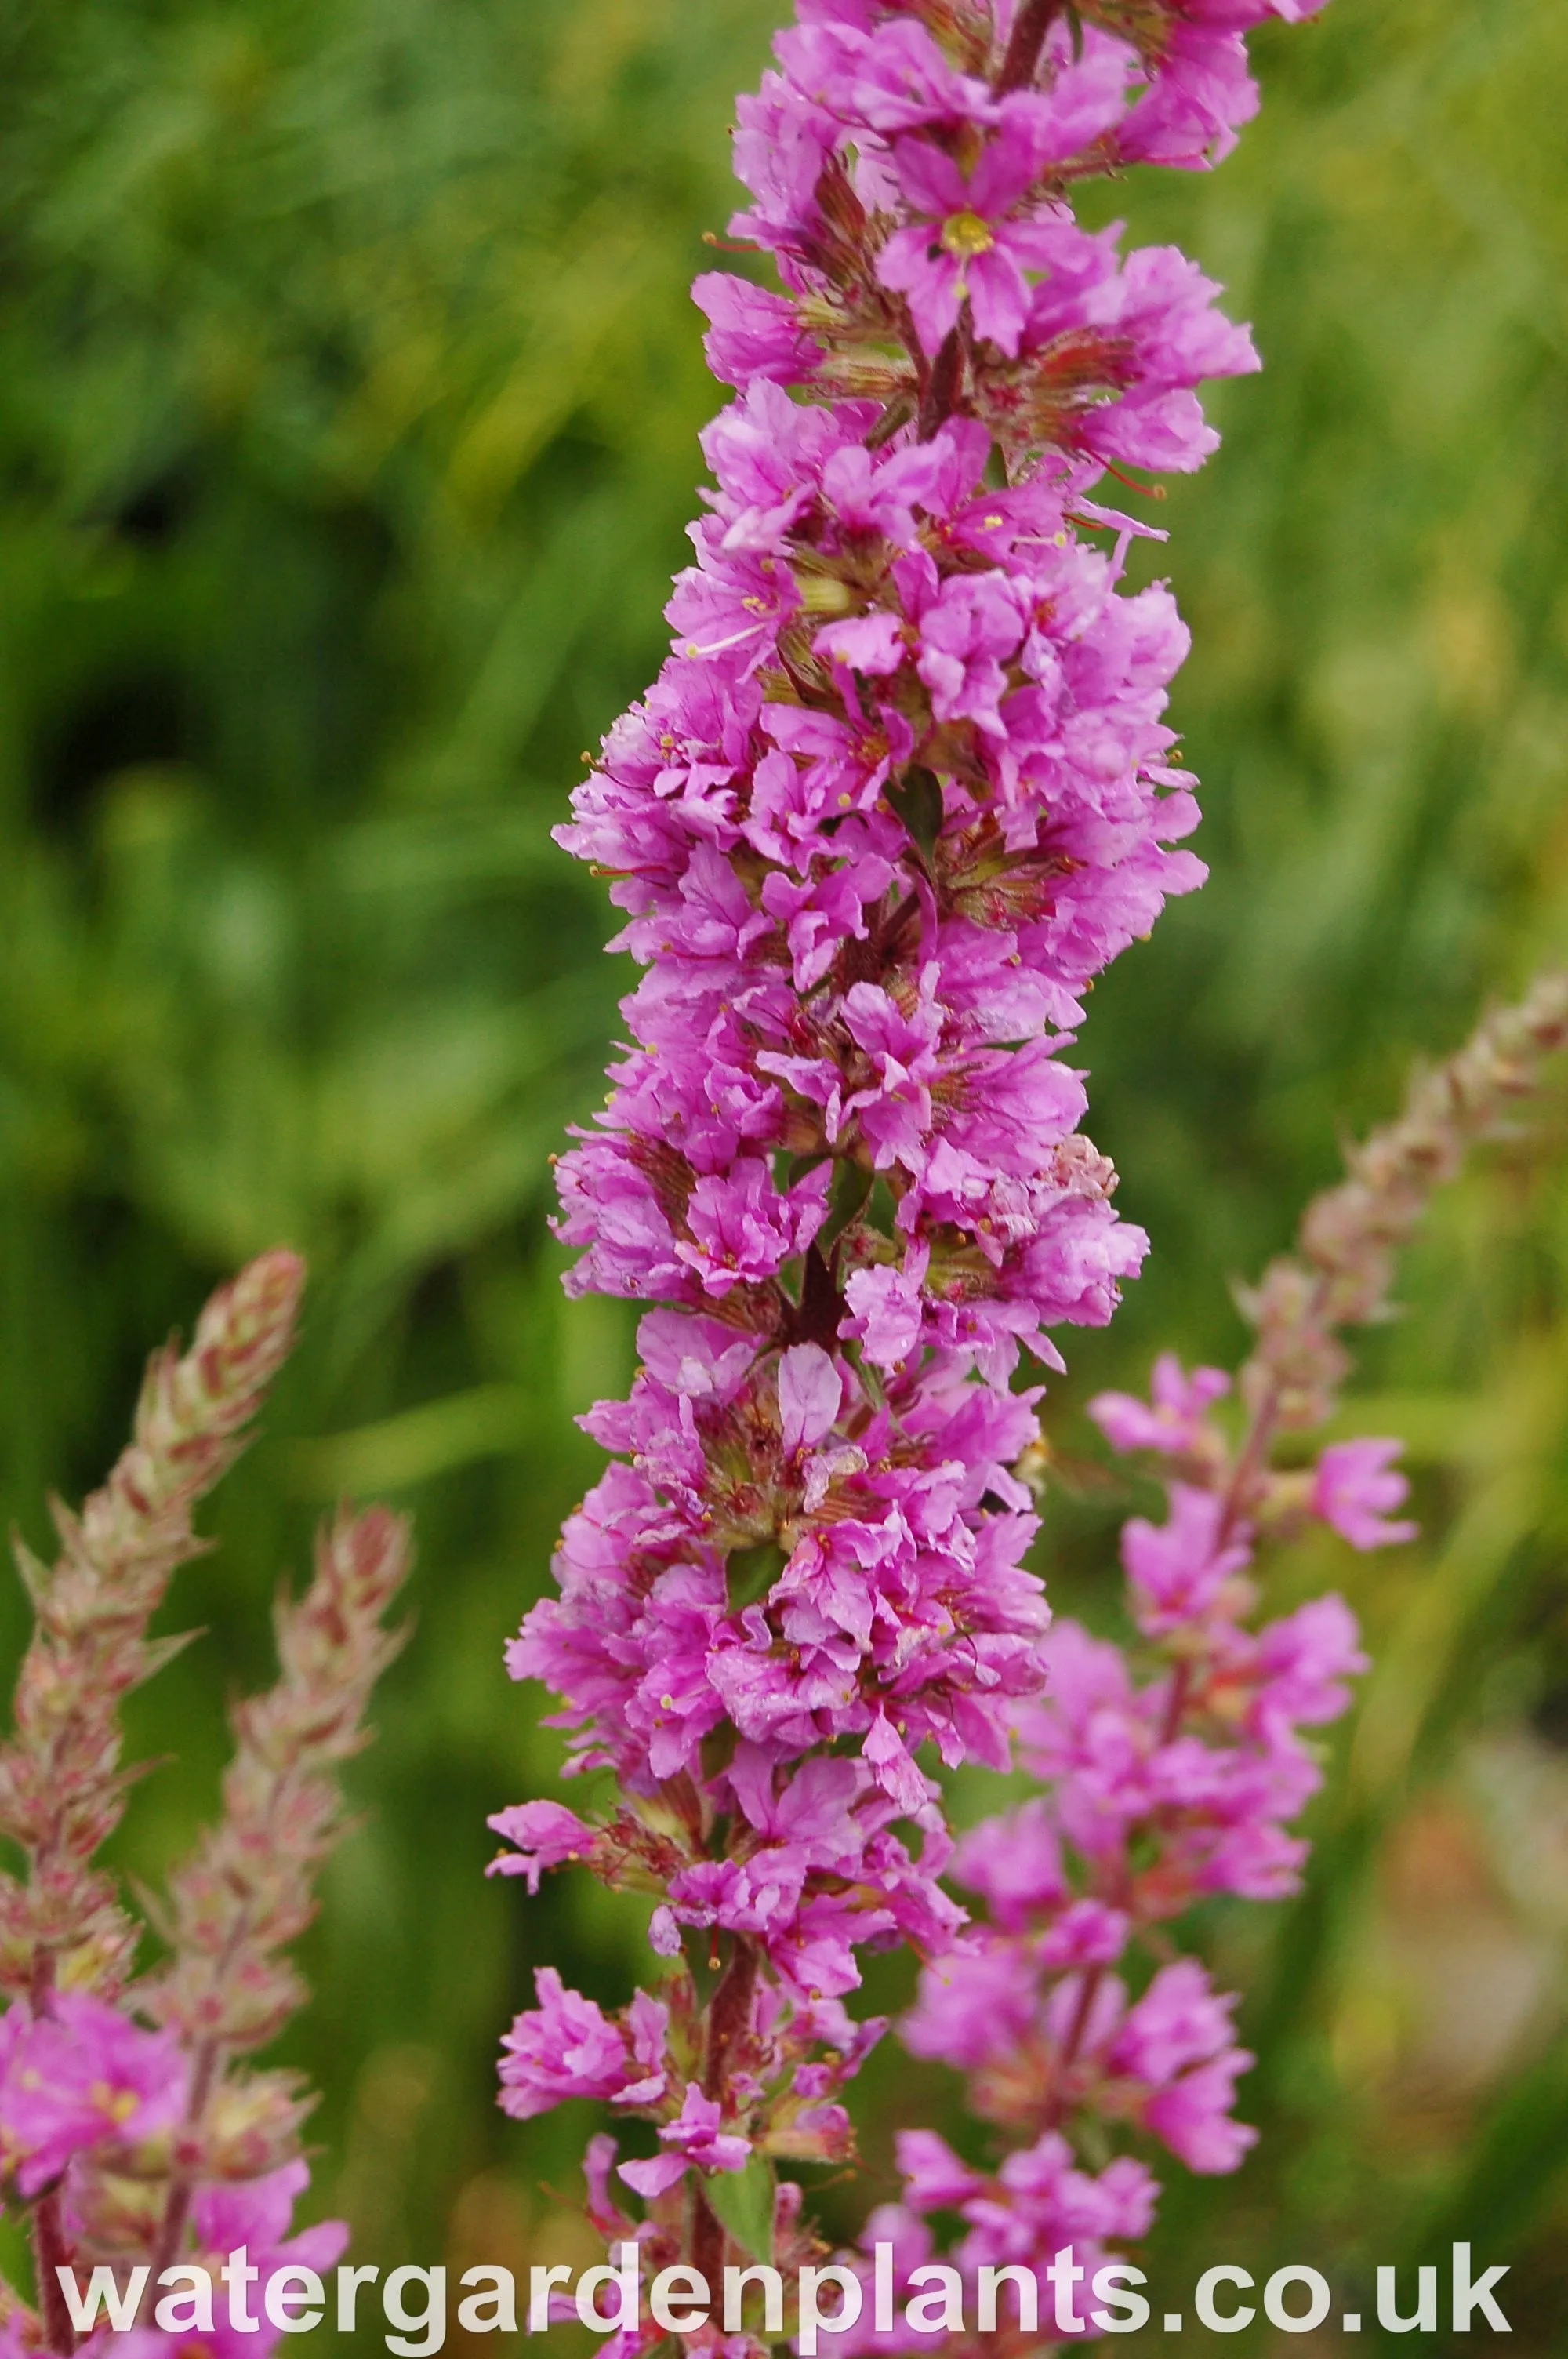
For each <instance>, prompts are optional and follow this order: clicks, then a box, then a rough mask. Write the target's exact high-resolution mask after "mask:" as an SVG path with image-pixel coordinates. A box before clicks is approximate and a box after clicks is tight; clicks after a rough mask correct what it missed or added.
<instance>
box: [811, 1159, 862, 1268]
mask: <svg viewBox="0 0 1568 2359" xmlns="http://www.w3.org/2000/svg"><path fill="white" fill-rule="evenodd" d="M875 1177H876V1174H875V1173H874V1172H873V1171H870V1170H868V1169H867V1168H866V1166H865V1165H864V1164H863V1163H851V1162H849V1161H847V1160H846V1161H844V1162H842V1163H840V1164H839V1166H838V1169H837V1171H835V1173H834V1174H833V1191H832V1193H831V1195H830V1196H829V1197H828V1199H827V1219H826V1221H824V1223H822V1226H821V1228H820V1229H819V1230H818V1231H817V1235H816V1246H817V1251H818V1252H819V1253H822V1254H824V1255H826V1254H829V1253H831V1252H832V1250H833V1247H834V1245H836V1244H837V1243H838V1239H839V1237H840V1236H842V1234H843V1233H844V1231H845V1230H846V1229H847V1228H848V1227H849V1223H850V1222H851V1221H852V1220H853V1219H854V1217H855V1215H856V1213H857V1212H859V1211H860V1207H861V1205H862V1204H863V1203H864V1202H865V1201H866V1199H867V1197H868V1196H869V1195H870V1194H871V1182H872V1180H874V1179H875Z"/></svg>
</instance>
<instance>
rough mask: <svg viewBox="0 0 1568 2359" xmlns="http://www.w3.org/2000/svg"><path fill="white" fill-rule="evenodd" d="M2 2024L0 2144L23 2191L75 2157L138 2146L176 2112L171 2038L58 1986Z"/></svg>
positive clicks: (178, 2097) (181, 2106)
mask: <svg viewBox="0 0 1568 2359" xmlns="http://www.w3.org/2000/svg"><path fill="white" fill-rule="evenodd" d="M188 2077H189V2068H188V2066H187V2064H186V2061H185V2058H184V2056H183V2055H182V2053H181V2051H180V2049H179V2046H178V2042H177V2041H176V2040H175V2039H173V2038H171V2037H170V2036H169V2035H168V2033H166V2032H159V2031H145V2030H143V2029H142V2028H141V2027H140V2026H139V2025H137V2024H135V2023H131V2022H129V2021H128V2020H127V2019H126V2017H124V2016H123V2015H122V2014H120V2013H119V2011H118V2010H117V2009H116V2008H114V2007H112V2006H106V2005H105V2004H104V2002H103V2000H102V1999H96V1998H92V1997H90V1996H88V1995H87V1994H86V1993H85V1992H66V1993H64V1994H62V1995H59V1996H58V1997H56V1998H54V1999H53V2000H51V2002H50V2005H49V2013H48V2014H47V2015H40V2016H35V2017H29V2016H28V2015H27V2011H26V2010H25V2008H23V2007H22V2006H19V2005H18V2006H13V2007H12V2009H11V2011H10V2013H9V2015H8V2016H7V2017H5V2060H4V2068H3V2071H0V2148H3V2151H4V2155H5V2160H6V2162H7V2164H8V2165H9V2167H10V2168H11V2169H13V2170H15V2172H16V2184H17V2186H18V2187H19V2189H20V2190H21V2192H22V2193H23V2195H24V2196H29V2197H30V2196H33V2195H36V2194H37V2193H38V2191H39V2190H40V2189H42V2188H44V2187H47V2186H48V2185H49V2183H50V2181H51V2180H57V2179H59V2176H60V2174H61V2173H62V2172H63V2171H64V2169H65V2168H66V2166H67V2164H68V2163H69V2162H70V2159H71V2158H72V2156H73V2155H76V2154H79V2153H82V2152H84V2151H86V2150H88V2149H90V2148H92V2147H98V2146H103V2145H106V2144H113V2145H115V2146H126V2147H129V2146H135V2145H138V2144H139V2143H140V2142H141V2141H142V2140H144V2139H146V2138H149V2137H153V2136H157V2133H158V2132H159V2131H160V2130H165V2129H168V2128H169V2127H170V2126H171V2125H173V2124H174V2123H175V2122H177V2121H178V2120H179V2119H180V2117H181V2115H182V2114H183V2113H184V2110H185V2098H186V2087H187V2082H188Z"/></svg>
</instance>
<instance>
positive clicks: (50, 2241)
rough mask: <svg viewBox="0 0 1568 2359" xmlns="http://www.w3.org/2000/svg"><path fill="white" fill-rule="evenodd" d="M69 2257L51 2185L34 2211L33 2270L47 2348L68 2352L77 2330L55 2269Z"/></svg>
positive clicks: (73, 2343) (61, 2265)
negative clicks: (36, 2279) (72, 2321)
mask: <svg viewBox="0 0 1568 2359" xmlns="http://www.w3.org/2000/svg"><path fill="white" fill-rule="evenodd" d="M33 2261H34V2273H35V2275H36V2276H37V2277H38V2307H39V2309H40V2310H42V2312H43V2320H44V2332H45V2333H46V2334H47V2335H48V2337H49V2349H50V2350H51V2351H53V2352H57V2353H60V2354H69V2353H70V2352H72V2351H74V2350H75V2348H76V2329H75V2328H74V2327H73V2326H72V2324H71V2322H70V2310H67V2308H66V2306H65V2295H64V2293H63V2292H62V2291H61V2289H60V2282H59V2277H57V2276H56V2274H55V2272H56V2270H57V2269H59V2268H64V2267H66V2266H67V2265H68V2264H69V2262H70V2245H68V2244H67V2243H66V2240H65V2225H64V2223H63V2221H62V2220H61V2218H60V2205H59V2188H58V2187H54V2188H51V2189H50V2190H49V2193H48V2194H47V2195H45V2196H42V2197H40V2199H39V2201H38V2209H37V2210H36V2211H35V2212H34V2213H33Z"/></svg>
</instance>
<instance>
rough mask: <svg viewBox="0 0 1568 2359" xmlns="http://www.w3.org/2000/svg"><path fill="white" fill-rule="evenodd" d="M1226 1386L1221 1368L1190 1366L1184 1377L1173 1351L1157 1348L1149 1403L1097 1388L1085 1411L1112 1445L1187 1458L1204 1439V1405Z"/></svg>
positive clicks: (1208, 1405) (1220, 1394) (1209, 1405)
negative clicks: (1100, 1390) (1087, 1410)
mask: <svg viewBox="0 0 1568 2359" xmlns="http://www.w3.org/2000/svg"><path fill="white" fill-rule="evenodd" d="M1229 1390H1230V1378H1229V1377H1228V1376H1227V1375H1226V1374H1225V1373H1224V1371H1223V1369H1220V1368H1195V1369H1194V1370H1193V1373H1192V1375H1190V1376H1189V1375H1186V1374H1185V1372H1184V1369H1183V1366H1182V1364H1181V1362H1180V1360H1178V1359H1177V1357H1176V1355H1175V1353H1174V1352H1162V1353H1161V1354H1160V1356H1159V1358H1158V1359H1157V1360H1156V1361H1155V1363H1154V1371H1153V1376H1152V1381H1151V1384H1150V1392H1151V1395H1152V1401H1153V1406H1152V1408H1151V1407H1150V1406H1149V1405H1148V1403H1146V1402H1144V1401H1141V1400H1140V1399H1139V1398H1138V1397H1137V1396H1136V1395H1135V1394H1133V1393H1097V1394H1096V1395H1095V1397H1094V1398H1093V1400H1092V1401H1090V1403H1089V1415H1090V1416H1091V1417H1092V1418H1093V1419H1094V1421H1095V1423H1096V1424H1097V1425H1098V1428H1099V1430H1100V1431H1101V1432H1102V1433H1103V1434H1104V1435H1105V1438H1106V1440H1108V1442H1109V1443H1110V1444H1111V1447H1112V1448H1113V1449H1115V1450H1157V1451H1160V1453H1161V1455H1162V1457H1166V1458H1190V1457H1192V1456H1194V1455H1195V1453H1196V1452H1197V1451H1200V1450H1201V1449H1202V1447H1203V1444H1204V1441H1205V1440H1206V1439H1207V1426H1206V1419H1207V1416H1208V1412H1209V1409H1210V1408H1212V1407H1213V1405H1214V1403H1215V1402H1216V1401H1217V1400H1223V1399H1224V1397H1225V1396H1226V1394H1227V1392H1228V1391H1229Z"/></svg>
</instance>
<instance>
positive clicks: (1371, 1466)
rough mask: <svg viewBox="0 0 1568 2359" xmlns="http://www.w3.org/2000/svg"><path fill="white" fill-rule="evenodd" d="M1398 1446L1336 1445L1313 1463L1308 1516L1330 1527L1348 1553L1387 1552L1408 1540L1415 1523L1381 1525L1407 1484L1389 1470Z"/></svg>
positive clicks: (1376, 1443)
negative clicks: (1346, 1544) (1352, 1550)
mask: <svg viewBox="0 0 1568 2359" xmlns="http://www.w3.org/2000/svg"><path fill="white" fill-rule="evenodd" d="M1402 1446H1403V1445H1402V1444H1401V1443H1400V1442H1398V1441H1374V1440H1361V1441H1336V1442H1333V1443H1331V1444H1330V1446H1329V1447H1328V1449H1326V1450H1325V1451H1324V1452H1323V1454H1322V1456H1321V1457H1320V1458H1319V1460H1318V1462H1317V1473H1316V1475H1315V1476H1314V1481H1313V1486H1312V1508H1313V1513H1314V1515H1316V1516H1321V1517H1323V1520H1324V1522H1325V1524H1332V1525H1333V1527H1334V1528H1335V1530H1336V1532H1337V1533H1338V1534H1339V1535H1340V1538H1342V1539H1347V1540H1348V1541H1349V1543H1350V1545H1351V1547H1352V1548H1357V1549H1376V1548H1392V1547H1393V1546H1395V1544H1396V1543H1397V1542H1398V1541H1400V1540H1413V1539H1414V1538H1415V1537H1416V1535H1417V1533H1418V1532H1419V1531H1420V1529H1421V1526H1420V1525H1419V1524H1413V1523H1410V1522H1408V1521H1400V1522H1393V1523H1390V1521H1388V1520H1387V1518H1388V1512H1389V1509H1390V1507H1399V1506H1403V1505H1404V1502H1405V1500H1406V1499H1407V1498H1408V1497H1409V1496H1410V1484H1408V1483H1407V1482H1406V1480H1405V1478H1404V1476H1403V1475H1402V1474H1400V1473H1397V1472H1396V1471H1395V1468H1394V1465H1393V1461H1394V1460H1395V1459H1396V1458H1397V1457H1398V1456H1399V1454H1400V1449H1401V1448H1402Z"/></svg>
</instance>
